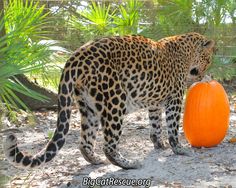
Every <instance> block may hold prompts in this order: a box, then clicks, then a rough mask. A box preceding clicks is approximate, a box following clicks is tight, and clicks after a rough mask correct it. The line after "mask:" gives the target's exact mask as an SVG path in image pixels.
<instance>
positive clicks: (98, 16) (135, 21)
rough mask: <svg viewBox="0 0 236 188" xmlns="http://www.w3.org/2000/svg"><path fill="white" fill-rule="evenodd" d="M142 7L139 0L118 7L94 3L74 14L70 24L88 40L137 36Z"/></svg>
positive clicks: (132, 0)
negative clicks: (127, 35)
mask: <svg viewBox="0 0 236 188" xmlns="http://www.w3.org/2000/svg"><path fill="white" fill-rule="evenodd" d="M141 7H142V3H140V1H138V0H130V1H125V2H123V3H121V4H119V5H118V6H114V4H107V3H104V2H102V3H101V2H95V1H92V2H91V4H90V5H89V6H86V7H84V8H83V9H81V10H79V11H78V12H77V14H74V15H73V16H72V19H71V20H70V23H71V26H72V27H73V28H75V29H77V30H80V31H81V32H82V33H83V36H84V37H85V38H87V39H88V40H90V39H94V38H97V37H100V36H108V35H117V34H119V35H125V34H136V33H138V25H139V20H140V19H139V10H140V9H141Z"/></svg>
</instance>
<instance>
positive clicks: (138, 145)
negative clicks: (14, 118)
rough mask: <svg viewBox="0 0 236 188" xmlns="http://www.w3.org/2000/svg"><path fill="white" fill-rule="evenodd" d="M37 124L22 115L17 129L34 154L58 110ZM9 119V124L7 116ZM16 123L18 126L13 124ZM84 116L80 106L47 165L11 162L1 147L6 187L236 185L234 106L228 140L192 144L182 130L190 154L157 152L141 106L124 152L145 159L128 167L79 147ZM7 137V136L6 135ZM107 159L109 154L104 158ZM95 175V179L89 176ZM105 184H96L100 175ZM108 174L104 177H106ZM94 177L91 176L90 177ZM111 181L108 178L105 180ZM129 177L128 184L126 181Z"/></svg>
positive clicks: (0, 180)
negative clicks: (93, 159)
mask: <svg viewBox="0 0 236 188" xmlns="http://www.w3.org/2000/svg"><path fill="white" fill-rule="evenodd" d="M35 115H36V117H37V118H36V119H37V122H36V124H37V125H36V126H32V127H29V125H28V124H29V123H30V118H29V117H27V115H25V114H21V115H19V117H20V118H19V119H20V120H19V121H20V122H21V125H20V129H21V130H22V131H23V133H20V134H17V136H18V140H19V143H20V148H21V149H23V150H25V151H27V152H29V153H32V154H34V153H35V152H37V151H39V150H41V149H42V148H43V147H44V146H45V145H46V143H47V140H48V135H50V133H52V132H53V130H54V128H55V125H56V119H57V113H56V112H53V111H49V112H36V113H35ZM5 124H9V122H7V120H5ZM9 125H10V126H11V127H14V126H15V125H13V124H9ZM79 135H80V119H79V114H78V113H77V111H76V110H74V111H73V117H72V122H71V128H70V133H69V134H68V136H67V141H66V144H65V145H64V147H63V148H62V150H61V151H60V153H59V154H58V155H57V156H56V157H55V158H54V160H53V161H52V162H50V163H48V164H47V165H45V166H43V168H40V169H37V170H32V171H27V170H21V169H17V168H15V167H13V166H12V165H10V164H9V163H8V162H7V161H6V159H5V158H4V156H3V154H2V148H0V151H1V153H0V187H17V188H18V187H19V188H23V187H33V188H34V187H40V188H46V187H47V188H55V187H59V188H64V187H78V188H79V187H88V186H87V185H82V182H83V178H84V182H87V183H90V185H91V187H96V188H98V187H145V186H147V187H149V186H151V187H178V188H179V187H194V188H195V187H201V188H202V187H209V188H214V187H220V188H223V187H225V188H226V187H228V188H230V187H236V143H230V142H229V140H230V139H231V138H232V137H236V112H235V109H234V108H233V106H232V108H231V118H230V127H229V131H228V134H227V136H226V138H225V139H224V141H223V142H222V143H221V144H220V145H218V146H217V147H214V148H209V149H207V148H201V149H196V148H191V147H190V145H189V144H188V143H187V141H186V140H185V138H184V133H183V130H182V128H181V129H180V141H181V143H182V145H183V146H184V147H187V148H188V149H189V150H190V151H191V155H190V156H179V155H175V154H173V152H172V151H171V149H170V148H167V149H166V150H159V151H156V150H154V149H153V145H152V143H151V141H150V139H149V125H148V116H147V112H146V111H143V110H141V111H138V112H135V113H132V114H129V115H128V116H126V118H125V121H124V129H123V135H122V140H121V142H120V145H119V146H120V151H121V153H122V154H123V155H124V156H126V157H127V158H129V159H134V158H136V159H140V160H142V163H143V165H142V167H141V168H139V169H135V170H123V169H121V168H119V167H116V166H114V165H112V164H107V165H97V166H95V165H90V164H89V163H87V162H86V161H85V160H84V158H83V157H82V155H81V153H80V151H79V147H78V145H79V137H80V136H79ZM0 139H1V140H2V138H1V137H0ZM102 140H103V138H102V134H101V132H99V136H98V141H97V145H96V150H97V153H99V154H100V155H102V156H104V155H103V153H102V149H101V148H102ZM104 158H105V157H104ZM89 178H91V179H89ZM96 178H97V182H98V183H100V184H101V185H94V184H93V183H94V182H95V179H96ZM101 178H102V179H101ZM130 179H132V180H133V182H134V183H135V185H133V186H128V185H129V184H128V185H126V186H114V185H111V184H110V185H109V186H108V185H106V186H103V185H104V184H107V182H109V181H110V180H117V181H118V180H120V181H121V180H124V182H125V180H127V181H126V184H127V182H130V181H131V180H130ZM89 180H90V181H89ZM105 181H107V182H105ZM124 182H123V183H124Z"/></svg>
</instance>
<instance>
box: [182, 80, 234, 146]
mask: <svg viewBox="0 0 236 188" xmlns="http://www.w3.org/2000/svg"><path fill="white" fill-rule="evenodd" d="M229 114H230V107H229V100H228V97H227V94H226V92H225V90H224V88H223V86H222V85H221V84H220V83H218V82H217V81H215V80H212V81H209V82H199V83H197V84H195V85H193V86H191V87H190V89H189V91H188V94H187V98H186V102H185V109H184V117H183V128H184V133H185V137H186V139H187V140H188V141H189V143H190V144H191V145H192V146H194V147H213V146H216V145H218V144H219V143H220V142H221V141H222V140H223V139H224V137H225V135H226V133H227V130H228V126H229Z"/></svg>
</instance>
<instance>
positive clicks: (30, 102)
mask: <svg viewBox="0 0 236 188" xmlns="http://www.w3.org/2000/svg"><path fill="white" fill-rule="evenodd" d="M17 79H18V80H19V81H20V82H21V83H22V84H23V85H24V86H26V87H27V88H29V89H31V90H33V91H35V92H38V93H40V94H42V95H44V96H46V97H48V98H49V99H48V101H46V102H43V101H39V100H36V99H33V98H31V97H28V96H25V95H23V94H21V93H16V95H17V96H18V97H19V98H20V99H21V100H22V101H23V102H24V103H25V104H26V106H27V107H28V108H29V109H30V110H39V109H43V108H45V109H50V110H55V109H57V94H55V93H54V92H52V91H49V90H47V89H45V88H43V87H40V86H39V85H37V84H35V83H34V82H31V81H30V80H29V79H28V78H27V77H26V76H24V75H18V76H17Z"/></svg>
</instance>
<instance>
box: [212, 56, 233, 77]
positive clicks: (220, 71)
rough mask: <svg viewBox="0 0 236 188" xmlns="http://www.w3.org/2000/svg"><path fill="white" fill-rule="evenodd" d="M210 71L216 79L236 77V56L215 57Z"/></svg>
mask: <svg viewBox="0 0 236 188" xmlns="http://www.w3.org/2000/svg"><path fill="white" fill-rule="evenodd" d="M208 73H210V74H211V75H212V76H213V77H214V79H216V80H230V79H232V78H233V77H236V58H230V59H228V58H219V57H215V58H214V61H213V64H212V66H211V67H210V69H209V70H208Z"/></svg>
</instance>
